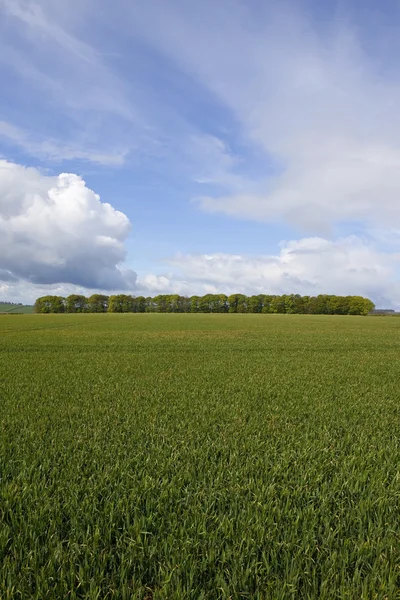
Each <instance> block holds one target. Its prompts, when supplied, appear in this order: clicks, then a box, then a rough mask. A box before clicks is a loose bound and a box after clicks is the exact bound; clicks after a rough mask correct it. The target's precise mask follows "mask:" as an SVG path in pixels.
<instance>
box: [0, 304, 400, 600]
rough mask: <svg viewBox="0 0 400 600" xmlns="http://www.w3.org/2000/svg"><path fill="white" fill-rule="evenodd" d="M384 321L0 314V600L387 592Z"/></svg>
mask: <svg viewBox="0 0 400 600" xmlns="http://www.w3.org/2000/svg"><path fill="white" fill-rule="evenodd" d="M399 326H400V323H399V322H398V320H397V319H359V318H356V317H351V316H350V317H347V318H343V317H328V316H319V317H318V316H316V317H315V316H311V317H308V318H304V317H301V316H296V315H294V316H293V317H291V318H286V317H282V316H279V315H276V316H268V315H266V316H265V317H263V318H260V317H259V316H254V315H235V316H234V317H232V316H230V315H216V314H213V315H190V316H188V315H175V314H171V315H147V314H141V315H132V314H131V315H123V314H121V315H114V314H105V315H104V314H102V315H95V314H94V315H86V314H82V315H69V314H66V315H63V316H62V317H61V316H59V315H49V316H48V317H46V318H44V319H42V318H38V317H37V316H34V315H33V316H29V315H27V316H21V317H19V316H16V317H14V318H13V319H10V318H9V317H7V316H2V317H0V353H1V360H0V398H1V402H0V517H1V518H0V598H2V600H3V599H4V600H13V599H14V598H29V599H32V600H42V599H45V598H46V599H51V600H52V599H54V600H58V599H59V598H71V599H78V598H80V599H95V598H98V599H103V598H104V599H106V598H110V599H111V598H115V599H120V598H121V599H127V600H128V599H129V600H131V599H133V600H144V599H150V598H151V599H153V600H171V599H174V600H183V599H188V600H192V599H193V600H197V599H203V600H217V599H221V600H222V599H227V598H232V599H235V600H236V599H242V598H243V599H245V598H247V599H256V600H257V599H258V600H276V599H280V600H285V599H286V598H292V599H296V600H297V599H298V598H304V599H305V598H307V599H309V600H331V599H333V598H336V599H343V600H344V599H346V600H350V599H356V598H360V599H361V598H365V599H384V598H388V599H389V598H390V599H392V598H393V599H394V598H398V596H399V564H400V544H399V522H398V520H399V511H400V483H399V472H398V470H399V469H398V465H399V463H400V444H399V438H400V424H399V418H398V417H399V400H400V392H399V386H398V381H399V379H400V363H399V361H398V339H399Z"/></svg>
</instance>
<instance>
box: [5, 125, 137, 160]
mask: <svg viewBox="0 0 400 600" xmlns="http://www.w3.org/2000/svg"><path fill="white" fill-rule="evenodd" d="M0 138H3V139H4V140H5V141H8V142H9V143H12V144H14V145H16V146H18V147H19V148H21V149H22V150H24V151H25V152H27V153H28V154H30V155H31V156H36V157H37V158H41V159H45V160H49V161H52V162H62V161H65V160H73V159H77V160H82V161H85V162H90V163H94V164H98V165H105V166H115V167H118V166H122V165H123V164H124V162H125V159H126V156H127V154H128V149H125V150H116V151H115V152H113V153H111V152H109V153H102V152H99V151H98V149H96V148H94V147H92V148H90V147H85V145H84V144H82V145H78V144H77V143H71V144H68V143H59V142H57V140H54V139H51V138H50V139H49V138H48V137H44V136H38V135H37V134H35V133H33V132H29V131H25V130H23V129H21V128H20V127H15V126H14V125H12V124H11V123H7V122H6V121H0Z"/></svg>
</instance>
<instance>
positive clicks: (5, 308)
mask: <svg viewBox="0 0 400 600" xmlns="http://www.w3.org/2000/svg"><path fill="white" fill-rule="evenodd" d="M0 313H8V314H10V313H23V314H24V315H28V314H32V313H33V306H28V305H23V304H11V303H9V302H0Z"/></svg>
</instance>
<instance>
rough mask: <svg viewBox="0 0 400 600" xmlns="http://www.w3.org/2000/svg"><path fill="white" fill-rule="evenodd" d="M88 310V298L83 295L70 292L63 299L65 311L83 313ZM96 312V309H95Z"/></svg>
mask: <svg viewBox="0 0 400 600" xmlns="http://www.w3.org/2000/svg"><path fill="white" fill-rule="evenodd" d="M87 310H88V299H87V298H85V296H81V295H78V294H71V295H70V296H68V298H66V299H65V312H67V313H83V312H87ZM96 312H97V311H96Z"/></svg>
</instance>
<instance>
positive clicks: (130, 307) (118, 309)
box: [108, 294, 135, 313]
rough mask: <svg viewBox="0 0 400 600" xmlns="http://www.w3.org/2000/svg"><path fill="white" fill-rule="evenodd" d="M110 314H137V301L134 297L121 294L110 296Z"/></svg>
mask: <svg viewBox="0 0 400 600" xmlns="http://www.w3.org/2000/svg"><path fill="white" fill-rule="evenodd" d="M108 312H111V313H128V312H135V300H134V298H133V296H127V295H126V294H119V295H117V296H110V298H109V300H108Z"/></svg>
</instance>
